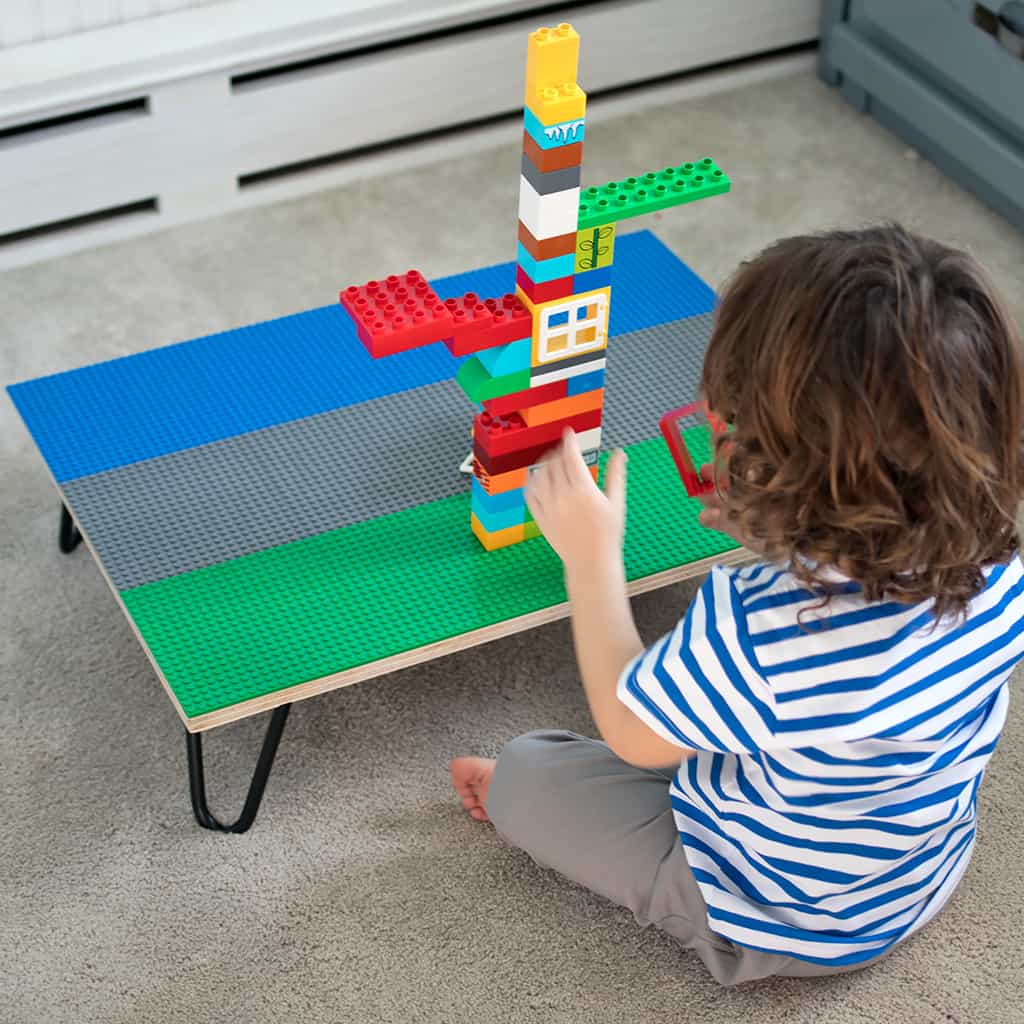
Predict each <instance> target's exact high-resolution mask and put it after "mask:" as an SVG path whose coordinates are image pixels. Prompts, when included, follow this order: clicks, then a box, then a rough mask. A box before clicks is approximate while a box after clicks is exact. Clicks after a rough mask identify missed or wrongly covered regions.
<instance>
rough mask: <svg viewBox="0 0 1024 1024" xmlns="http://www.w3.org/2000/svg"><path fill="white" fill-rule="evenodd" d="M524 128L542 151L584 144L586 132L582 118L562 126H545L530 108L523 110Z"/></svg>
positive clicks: (564, 122) (561, 124)
mask: <svg viewBox="0 0 1024 1024" xmlns="http://www.w3.org/2000/svg"><path fill="white" fill-rule="evenodd" d="M523 127H524V128H525V129H526V132H527V134H528V135H529V136H530V138H531V139H533V141H534V142H536V143H537V145H538V146H540V148H541V149H558V147H559V146H571V145H572V144H573V143H574V142H582V141H583V139H584V135H585V132H586V125H585V124H584V123H583V118H582V117H580V118H577V119H576V120H573V121H562V122H561V123H560V124H549V125H543V124H541V123H540V118H538V117H537V115H536V114H535V113H534V112H533V111H532V110H530V108H529V107H524V108H523Z"/></svg>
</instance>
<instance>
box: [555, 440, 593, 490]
mask: <svg viewBox="0 0 1024 1024" xmlns="http://www.w3.org/2000/svg"><path fill="white" fill-rule="evenodd" d="M561 448H562V462H563V464H564V466H565V475H566V476H567V477H568V478H569V480H570V482H571V483H573V484H580V483H583V482H584V477H585V478H586V479H587V480H591V479H592V477H591V476H590V473H589V472H588V471H587V464H586V463H585V462H584V461H583V452H582V450H581V449H580V442H579V438H578V437H577V436H576V431H574V430H573V429H572V427H566V428H565V431H564V433H563V434H562V445H561Z"/></svg>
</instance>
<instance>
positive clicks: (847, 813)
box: [618, 558, 1024, 964]
mask: <svg viewBox="0 0 1024 1024" xmlns="http://www.w3.org/2000/svg"><path fill="white" fill-rule="evenodd" d="M986 578H987V585H986V588H985V590H984V591H983V592H982V593H981V594H979V595H978V596H977V597H976V598H975V599H974V600H973V601H972V602H971V605H970V608H969V613H968V617H967V619H966V621H964V622H952V623H949V622H947V623H943V624H940V625H939V626H937V627H936V628H935V629H931V627H932V624H933V618H932V616H931V614H930V611H929V607H930V602H926V603H924V604H917V605H906V604H897V603H895V602H881V603H868V602H867V601H865V600H864V599H863V597H862V596H861V591H860V588H859V587H858V586H857V585H856V584H854V583H852V582H850V581H848V580H841V578H838V577H837V582H836V583H835V585H834V588H835V590H836V591H837V596H835V597H834V598H833V600H832V604H831V605H830V606H829V607H828V609H827V610H826V611H824V612H821V611H813V610H809V609H811V608H812V607H813V605H814V604H815V603H816V602H817V597H816V596H815V595H814V594H812V593H810V592H809V591H807V590H806V589H803V588H802V587H801V586H800V584H799V583H798V582H797V581H796V579H795V578H794V577H793V575H792V574H791V573H790V572H789V571H788V570H786V569H784V568H780V567H779V566H777V565H774V566H773V565H767V564H761V565H756V566H753V567H748V568H744V569H741V570H730V569H724V568H720V567H719V568H715V569H714V570H713V571H712V573H711V575H710V576H709V577H708V579H707V581H706V582H705V583H704V585H703V586H702V587H701V589H700V591H699V592H698V594H697V597H696V598H695V600H694V602H693V604H692V606H691V607H690V609H689V611H688V612H687V614H686V616H685V618H684V619H683V620H682V622H680V623H679V625H678V626H677V627H676V628H675V629H674V630H673V631H672V632H671V633H669V635H668V636H666V637H664V638H663V639H662V640H660V641H659V642H658V643H656V644H654V646H653V647H651V648H650V649H649V650H647V651H645V652H644V653H643V654H641V655H640V656H639V657H638V658H636V659H635V660H634V661H632V662H631V663H630V664H629V665H627V666H626V669H625V670H624V672H623V674H622V677H621V679H620V680H619V689H618V693H619V698H620V699H621V700H622V701H623V702H624V703H625V704H626V705H627V706H628V707H629V708H631V709H632V710H633V711H634V712H635V713H636V714H637V715H638V716H639V717H640V718H641V719H642V720H643V721H644V722H646V723H647V725H649V726H650V727H651V728H652V729H653V730H654V731H655V732H657V733H658V734H659V735H661V736H663V737H664V738H665V739H666V740H668V741H670V742H672V743H676V744H678V745H679V746H681V747H685V748H687V749H689V750H695V751H697V753H696V755H695V756H692V757H687V758H686V759H684V760H683V762H682V764H681V765H680V768H679V771H678V773H677V774H676V777H675V779H674V781H673V783H672V786H671V790H670V796H671V801H672V806H673V809H674V811H675V817H676V823H677V825H678V828H679V834H680V836H681V839H682V842H683V845H684V846H685V848H686V857H687V860H688V861H689V863H690V866H691V867H692V869H693V873H694V875H695V877H696V879H697V882H698V884H699V885H700V888H701V892H702V893H703V894H704V899H705V901H706V903H707V907H708V919H709V924H710V926H711V928H712V930H713V931H715V932H716V933H718V934H720V935H722V936H724V937H725V938H727V939H729V940H731V941H732V942H735V943H737V944H738V945H742V946H748V947H753V948H755V949H761V950H766V951H768V952H772V953H782V954H785V955H788V956H793V957H798V958H800V959H802V960H808V961H812V962H814V963H824V964H846V963H857V962H859V961H862V960H867V959H870V958H871V957H875V956H878V955H879V954H880V953H882V952H883V951H884V950H886V949H888V948H889V947H890V946H892V945H894V944H895V943H896V942H899V941H900V940H901V939H903V938H905V937H906V936H908V935H909V934H910V933H911V932H913V931H915V930H916V929H917V928H920V927H921V926H922V925H923V924H925V922H927V921H928V920H929V919H930V918H931V917H932V916H933V915H934V914H935V913H936V911H938V910H939V909H940V908H941V907H942V905H943V904H944V903H945V901H946V900H947V899H948V898H949V896H950V894H951V893H952V892H953V889H954V888H955V887H956V884H957V882H958V881H959V880H960V878H961V876H962V875H963V872H964V869H965V868H966V867H967V862H968V860H969V859H970V855H971V850H972V848H973V844H974V832H975V808H976V799H977V793H978V786H979V785H980V783H981V779H982V774H983V773H984V770H985V765H986V764H987V762H988V759H989V757H990V756H991V754H992V751H993V749H994V748H995V745H996V741H997V740H998V738H999V733H1000V730H1001V729H1002V726H1003V722H1004V720H1005V718H1006V707H1007V679H1008V677H1009V675H1010V672H1011V670H1012V669H1013V666H1014V665H1015V664H1016V662H1017V661H1018V660H1019V659H1020V658H1021V657H1022V655H1024V570H1022V566H1021V562H1020V560H1019V559H1017V558H1014V559H1012V560H1011V561H1010V562H1009V563H1008V564H1006V565H997V566H993V567H991V568H990V569H989V570H988V571H987V572H986ZM801 610H803V612H804V614H803V615H802V616H801V619H802V621H803V627H801V623H800V621H799V620H798V613H799V612H800V611H801Z"/></svg>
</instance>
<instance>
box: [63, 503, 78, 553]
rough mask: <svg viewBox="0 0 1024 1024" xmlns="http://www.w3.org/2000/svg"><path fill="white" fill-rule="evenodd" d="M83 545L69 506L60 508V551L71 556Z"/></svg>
mask: <svg viewBox="0 0 1024 1024" xmlns="http://www.w3.org/2000/svg"><path fill="white" fill-rule="evenodd" d="M81 543H82V535H81V534H80V533H79V532H78V527H77V526H75V521H74V519H72V518H71V513H70V512H69V511H68V507H67V505H61V507H60V549H61V551H63V552H64V554H65V555H70V554H71V552H72V551H74V550H75V548H77V547H78V545H79V544H81Z"/></svg>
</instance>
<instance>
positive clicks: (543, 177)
mask: <svg viewBox="0 0 1024 1024" xmlns="http://www.w3.org/2000/svg"><path fill="white" fill-rule="evenodd" d="M522 174H523V177H524V178H525V179H526V180H527V181H528V182H529V183H530V184H531V185H532V186H533V187H534V189H535V191H536V192H537V194H538V195H541V196H546V195H549V194H550V193H552V192H563V191H565V189H567V188H579V184H580V175H581V174H582V167H581V166H580V165H579V164H576V165H575V166H574V167H563V168H562V169H561V170H559V171H547V172H545V171H542V170H540V168H538V167H537V165H536V164H535V163H534V162H533V161H532V160H531V159H530V158H529V157H528V156H527V155H526V154H525V153H524V154H523V163H522Z"/></svg>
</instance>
